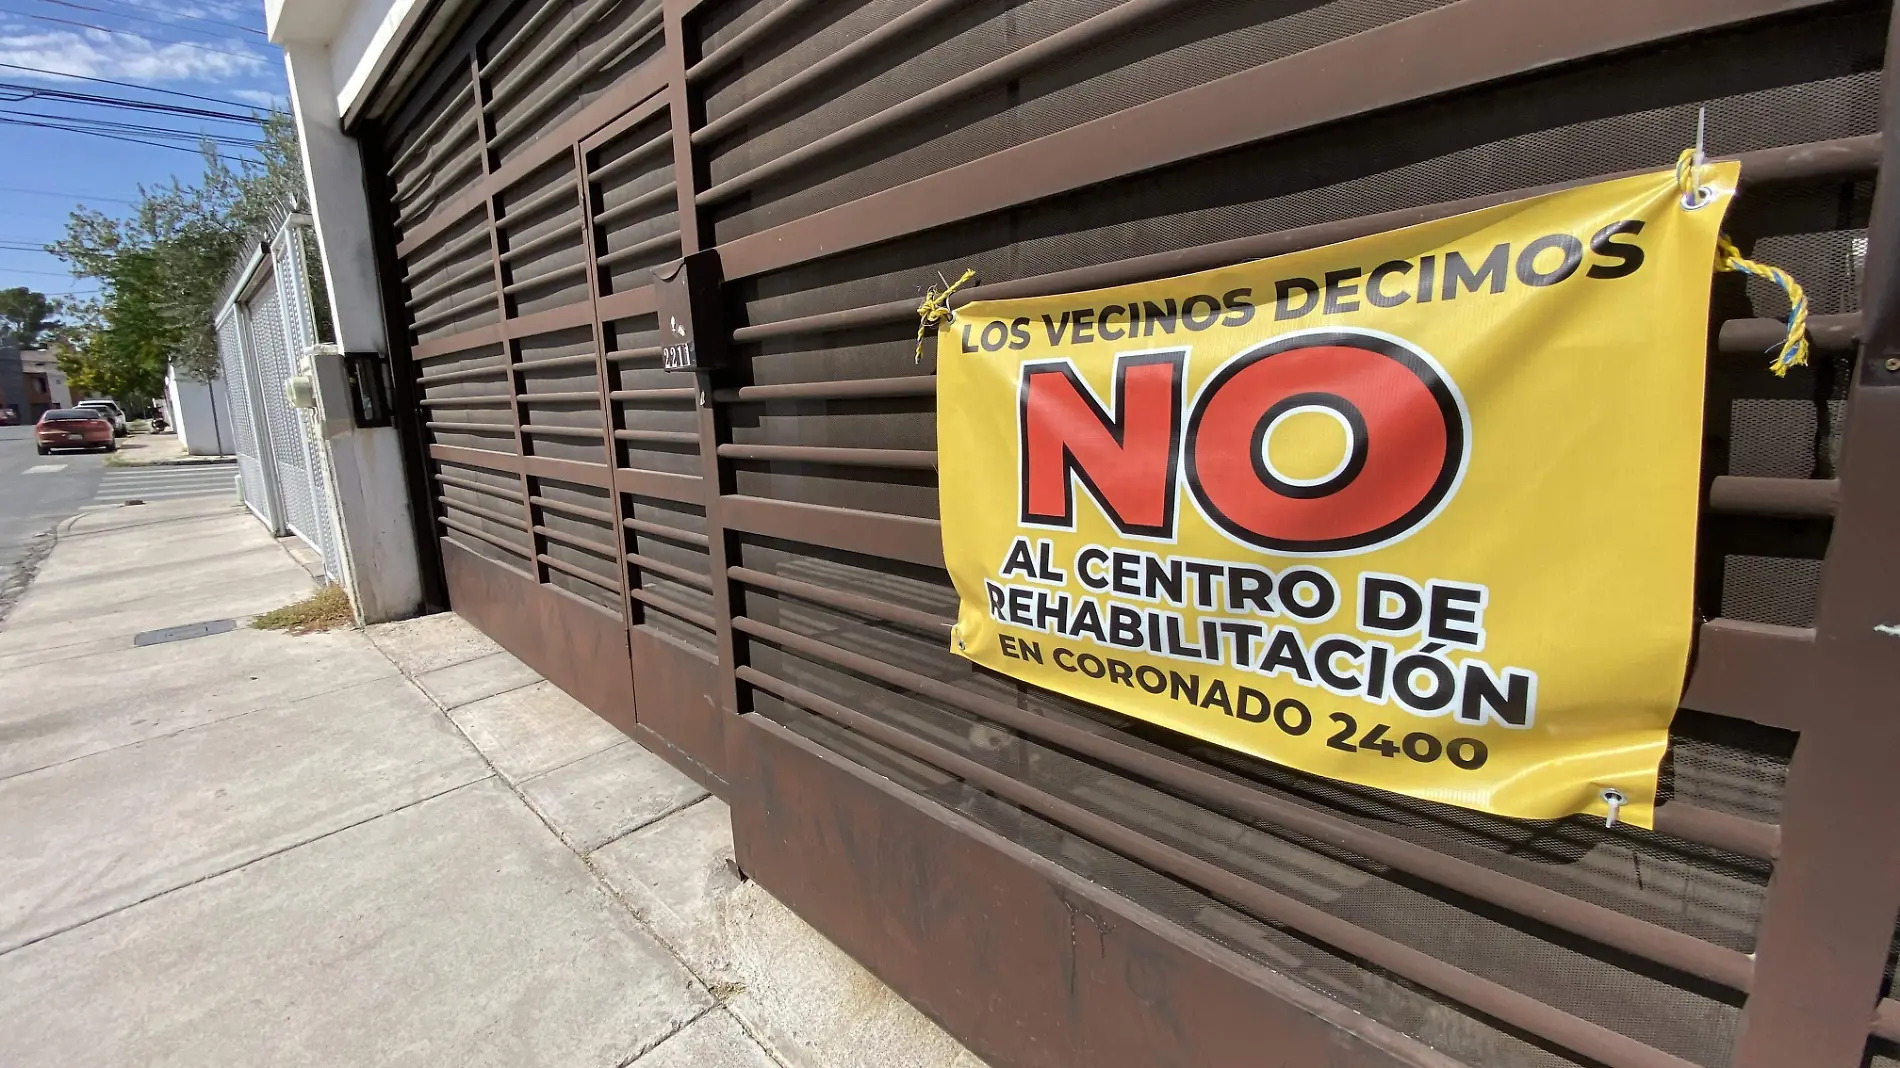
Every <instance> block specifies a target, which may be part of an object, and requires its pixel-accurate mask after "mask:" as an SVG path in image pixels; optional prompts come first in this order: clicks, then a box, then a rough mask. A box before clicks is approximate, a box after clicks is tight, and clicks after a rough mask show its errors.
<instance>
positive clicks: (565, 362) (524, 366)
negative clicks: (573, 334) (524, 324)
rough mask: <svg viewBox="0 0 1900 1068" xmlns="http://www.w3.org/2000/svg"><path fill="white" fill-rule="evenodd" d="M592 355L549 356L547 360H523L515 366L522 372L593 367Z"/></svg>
mask: <svg viewBox="0 0 1900 1068" xmlns="http://www.w3.org/2000/svg"><path fill="white" fill-rule="evenodd" d="M595 362H596V361H595V359H594V356H593V354H592V353H583V354H581V355H579V356H549V357H548V358H547V359H545V360H523V361H521V362H520V363H518V364H515V368H516V369H517V370H520V371H552V370H554V369H555V368H558V367H592V366H594V364H595Z"/></svg>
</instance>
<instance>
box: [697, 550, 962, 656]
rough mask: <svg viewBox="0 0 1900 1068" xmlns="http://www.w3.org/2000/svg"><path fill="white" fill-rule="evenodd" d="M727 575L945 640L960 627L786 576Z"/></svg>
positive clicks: (743, 570)
mask: <svg viewBox="0 0 1900 1068" xmlns="http://www.w3.org/2000/svg"><path fill="white" fill-rule="evenodd" d="M726 573H727V574H728V575H731V576H732V578H733V581H735V582H742V583H744V584H746V585H747V586H756V587H758V588H759V589H762V590H771V591H772V592H774V593H782V594H785V595H786V596H788V597H796V598H798V599H800V600H804V601H811V602H812V603H814V604H822V605H826V606H829V607H831V608H839V609H843V610H844V611H846V612H855V613H857V614H858V615H861V616H869V617H870V618H872V619H882V620H887V621H889V622H892V623H902V624H904V625H905V626H909V627H915V628H917V629H918V630H921V631H923V632H924V633H926V634H929V635H930V636H931V637H935V638H941V637H943V634H944V633H945V632H947V631H949V630H950V628H952V627H954V626H956V625H957V621H956V620H954V619H946V618H944V617H942V616H933V615H931V614H930V613H929V612H923V611H919V610H918V609H915V608H910V607H907V606H905V605H901V604H892V603H891V602H889V601H880V600H878V599H876V598H874V597H866V596H864V595H863V594H859V593H849V592H846V591H844V590H834V589H831V588H829V587H826V586H820V585H818V584H817V583H814V582H802V581H800V580H798V579H789V578H785V577H784V576H782V575H773V574H768V573H767V572H764V571H754V570H752V569H751V568H749V567H737V566H734V567H729V568H727V569H726Z"/></svg>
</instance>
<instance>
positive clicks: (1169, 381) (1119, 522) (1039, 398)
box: [1017, 351, 1187, 538]
mask: <svg viewBox="0 0 1900 1068" xmlns="http://www.w3.org/2000/svg"><path fill="white" fill-rule="evenodd" d="M1186 358H1187V353H1186V352H1184V351H1178V352H1150V353H1140V354H1134V355H1125V356H1120V357H1117V358H1116V361H1115V391H1114V394H1113V396H1111V398H1110V407H1111V408H1112V409H1113V414H1112V415H1111V414H1110V412H1109V411H1108V410H1105V409H1104V408H1103V407H1102V405H1101V403H1100V402H1099V401H1097V400H1096V398H1095V394H1094V392H1093V391H1091V390H1090V389H1089V387H1088V386H1087V385H1086V384H1085V383H1083V381H1082V379H1081V378H1080V376H1078V375H1077V374H1076V373H1075V368H1074V367H1073V366H1072V365H1071V364H1070V363H1069V361H1067V360H1056V361H1051V362H1046V363H1027V364H1024V365H1023V377H1022V390H1021V396H1020V400H1019V404H1018V413H1017V417H1018V424H1019V426H1020V429H1021V434H1022V442H1021V448H1022V451H1021V455H1020V461H1019V465H1020V466H1019V470H1020V478H1021V480H1022V485H1021V495H1022V522H1023V523H1024V524H1026V525H1031V526H1045V527H1061V528H1063V529H1065V530H1069V529H1074V527H1075V482H1077V481H1080V482H1081V483H1082V486H1083V488H1085V489H1087V490H1088V492H1089V496H1091V497H1093V498H1095V503H1096V504H1098V505H1100V506H1101V509H1102V511H1103V512H1104V513H1106V514H1107V516H1108V519H1109V521H1110V522H1112V523H1114V524H1115V528H1116V529H1117V530H1118V531H1120V532H1121V533H1123V534H1133V535H1137V536H1141V537H1150V538H1171V537H1173V536H1174V509H1175V485H1176V482H1175V479H1176V471H1177V470H1178V467H1179V465H1178V464H1177V462H1176V461H1177V459H1178V456H1177V450H1178V449H1179V447H1180V440H1181V434H1180V431H1181V388H1182V387H1181V379H1182V370H1183V367H1184V364H1185V362H1186ZM1071 476H1073V478H1071Z"/></svg>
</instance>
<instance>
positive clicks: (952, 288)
mask: <svg viewBox="0 0 1900 1068" xmlns="http://www.w3.org/2000/svg"><path fill="white" fill-rule="evenodd" d="M975 277H976V271H975V270H966V271H964V272H963V277H961V278H959V279H957V280H956V281H954V282H952V283H950V285H949V287H948V288H946V289H944V291H943V292H941V293H939V292H937V287H936V286H931V287H930V288H929V289H928V290H927V291H925V293H924V302H923V303H922V304H919V305H918V306H917V317H918V323H917V357H916V359H917V360H922V359H923V358H924V332H925V331H927V330H929V329H930V324H932V323H941V322H945V321H949V320H954V319H955V318H956V317H957V313H956V312H954V311H951V310H950V294H952V293H955V292H956V291H957V290H958V289H960V288H962V287H963V283H965V282H968V281H969V280H970V279H972V278H975Z"/></svg>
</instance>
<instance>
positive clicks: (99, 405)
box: [73, 400, 131, 438]
mask: <svg viewBox="0 0 1900 1068" xmlns="http://www.w3.org/2000/svg"><path fill="white" fill-rule="evenodd" d="M73 407H74V408H93V409H97V410H98V411H100V412H103V413H105V416H106V421H107V422H109V423H111V424H112V436H113V437H115V438H122V437H124V436H126V434H128V433H130V432H131V430H130V428H129V427H128V426H127V424H126V421H125V411H124V409H122V408H120V407H119V402H118V401H112V400H83V401H80V402H79V403H78V404H75V405H73Z"/></svg>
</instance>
